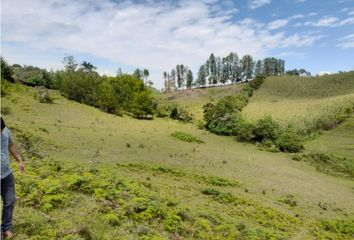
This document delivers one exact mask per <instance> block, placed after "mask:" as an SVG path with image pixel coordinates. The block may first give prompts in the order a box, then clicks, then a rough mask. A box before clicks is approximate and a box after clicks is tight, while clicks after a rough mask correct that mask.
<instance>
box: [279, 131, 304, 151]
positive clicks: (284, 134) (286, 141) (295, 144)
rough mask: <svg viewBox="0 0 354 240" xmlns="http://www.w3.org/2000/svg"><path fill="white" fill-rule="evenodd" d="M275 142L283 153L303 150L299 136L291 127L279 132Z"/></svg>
mask: <svg viewBox="0 0 354 240" xmlns="http://www.w3.org/2000/svg"><path fill="white" fill-rule="evenodd" d="M275 142H276V145H277V146H278V147H279V149H280V150H281V151H283V152H293V153H295V152H299V151H300V150H301V149H302V148H303V146H302V139H301V136H300V135H299V134H298V133H297V132H296V131H295V130H294V129H293V128H291V127H288V128H286V129H285V130H283V131H281V132H280V134H279V136H278V138H277V139H276V141H275Z"/></svg>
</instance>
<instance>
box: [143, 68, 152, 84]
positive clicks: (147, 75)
mask: <svg viewBox="0 0 354 240" xmlns="http://www.w3.org/2000/svg"><path fill="white" fill-rule="evenodd" d="M149 75H150V73H149V70H147V69H144V70H143V76H144V80H145V84H146V85H148V77H149Z"/></svg>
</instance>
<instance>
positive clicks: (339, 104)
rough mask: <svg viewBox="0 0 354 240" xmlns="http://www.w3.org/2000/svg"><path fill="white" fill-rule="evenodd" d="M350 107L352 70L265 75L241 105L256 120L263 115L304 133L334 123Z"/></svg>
mask: <svg viewBox="0 0 354 240" xmlns="http://www.w3.org/2000/svg"><path fill="white" fill-rule="evenodd" d="M353 108H354V72H347V73H339V74H332V75H325V76H321V77H294V76H281V77H270V78H267V79H266V81H265V82H264V84H263V85H262V86H261V87H260V89H259V90H258V91H256V92H255V94H254V96H252V98H251V101H250V103H249V104H248V105H247V106H246V107H245V108H244V109H243V111H242V112H243V116H244V117H245V118H246V119H249V120H251V121H256V120H257V119H260V118H262V117H264V116H266V115H269V116H271V117H272V118H273V119H274V120H276V121H277V122H278V123H280V124H281V125H283V126H286V125H288V124H291V125H293V126H294V127H295V128H296V129H298V130H299V131H300V132H302V133H304V134H306V133H311V132H313V131H316V130H319V129H323V128H328V129H331V128H333V127H334V126H335V122H336V119H340V118H341V115H343V114H345V113H346V112H350V111H351V109H353Z"/></svg>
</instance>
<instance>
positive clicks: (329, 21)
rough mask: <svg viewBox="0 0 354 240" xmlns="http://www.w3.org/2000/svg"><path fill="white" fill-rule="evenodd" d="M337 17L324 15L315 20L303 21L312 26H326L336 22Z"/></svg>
mask: <svg viewBox="0 0 354 240" xmlns="http://www.w3.org/2000/svg"><path fill="white" fill-rule="evenodd" d="M338 20H339V19H338V18H336V17H324V18H321V19H319V20H318V21H317V22H305V23H304V25H305V26H314V27H328V26H332V25H334V24H335V23H337V22H338Z"/></svg>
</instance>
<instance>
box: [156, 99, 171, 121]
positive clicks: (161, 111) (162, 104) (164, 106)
mask: <svg viewBox="0 0 354 240" xmlns="http://www.w3.org/2000/svg"><path fill="white" fill-rule="evenodd" d="M174 107H175V106H174V104H172V103H170V102H168V101H166V100H165V99H162V98H159V97H157V98H156V109H155V114H156V117H160V118H167V117H170V115H171V111H172V109H173V108H174Z"/></svg>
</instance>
